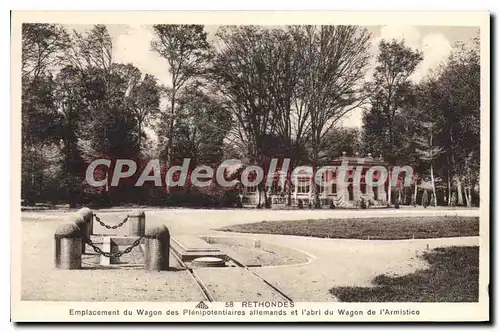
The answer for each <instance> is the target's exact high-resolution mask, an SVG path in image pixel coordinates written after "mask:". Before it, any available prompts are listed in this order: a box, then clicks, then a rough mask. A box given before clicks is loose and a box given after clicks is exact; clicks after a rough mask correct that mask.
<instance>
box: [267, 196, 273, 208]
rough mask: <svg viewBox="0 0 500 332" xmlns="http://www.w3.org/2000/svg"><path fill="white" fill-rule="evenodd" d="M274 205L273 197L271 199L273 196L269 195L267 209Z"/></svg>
mask: <svg viewBox="0 0 500 332" xmlns="http://www.w3.org/2000/svg"><path fill="white" fill-rule="evenodd" d="M272 205H273V202H272V199H271V197H268V198H267V199H266V209H270V208H271V207H272Z"/></svg>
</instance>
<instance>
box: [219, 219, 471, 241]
mask: <svg viewBox="0 0 500 332" xmlns="http://www.w3.org/2000/svg"><path fill="white" fill-rule="evenodd" d="M219 230H220V231H226V232H238V233H260V234H280V235H297V236H312V237H321V238H337V239H371V240H401V239H411V238H416V239H429V238H440V237H458V236H478V235H479V218H478V217H459V216H444V217H441V216H439V217H434V216H432V217H389V218H351V219H319V220H312V219H309V220H290V221H263V222H259V223H250V224H241V225H232V226H227V227H223V228H220V229H219Z"/></svg>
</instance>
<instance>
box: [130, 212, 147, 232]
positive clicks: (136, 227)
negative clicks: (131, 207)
mask: <svg viewBox="0 0 500 332" xmlns="http://www.w3.org/2000/svg"><path fill="white" fill-rule="evenodd" d="M127 224H128V234H127V235H130V236H144V232H145V228H146V215H145V214H144V211H143V210H135V211H132V213H130V214H129V215H128V221H127Z"/></svg>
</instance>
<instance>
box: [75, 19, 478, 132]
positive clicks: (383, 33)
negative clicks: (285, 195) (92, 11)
mask: <svg viewBox="0 0 500 332" xmlns="http://www.w3.org/2000/svg"><path fill="white" fill-rule="evenodd" d="M66 28H68V30H72V29H74V30H76V31H78V32H83V31H85V30H87V29H90V28H92V26H91V25H67V26H66ZM107 28H108V31H109V33H110V35H111V37H112V39H113V61H114V62H118V63H132V64H133V65H134V66H136V67H137V68H139V69H140V70H141V72H143V73H148V74H152V75H154V76H155V77H157V78H158V80H159V81H160V82H161V83H162V84H164V85H167V86H168V85H169V73H168V64H167V61H166V60H165V59H164V58H162V57H161V56H159V55H158V54H157V53H156V52H154V51H152V50H151V47H150V43H151V40H153V38H154V34H153V31H152V27H151V26H147V25H107ZM366 28H367V29H368V31H369V32H371V33H372V39H371V49H370V52H371V53H372V54H373V55H374V56H373V60H375V58H376V55H377V53H378V47H377V45H378V43H379V42H380V40H381V39H386V40H391V39H393V38H395V39H404V40H405V42H406V44H407V45H408V46H410V47H412V48H413V49H418V50H420V51H422V52H423V56H424V60H423V61H422V62H421V63H420V65H419V66H418V68H417V70H416V72H415V73H414V75H413V76H412V77H411V79H412V80H413V81H414V82H418V81H419V80H421V79H422V78H424V77H426V76H427V75H428V74H429V72H430V71H431V70H433V69H436V68H437V67H438V65H439V64H440V63H442V62H443V61H444V60H446V57H447V56H448V54H449V53H450V51H451V49H452V47H453V44H454V43H455V42H457V41H463V42H469V41H470V39H471V38H473V37H474V36H476V35H477V34H478V32H479V29H478V28H475V27H463V26H462V27H446V26H395V25H387V26H367V27H366ZM217 29H218V27H217V26H205V30H206V31H207V33H208V39H209V40H213V39H214V38H215V37H214V34H215V32H216V31H217ZM368 75H370V70H369V72H368ZM342 124H343V125H344V126H346V127H361V125H362V110H361V109H355V110H353V111H352V112H351V113H350V114H348V115H347V116H345V117H344V118H343V119H342Z"/></svg>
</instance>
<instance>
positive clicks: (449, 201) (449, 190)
mask: <svg viewBox="0 0 500 332" xmlns="http://www.w3.org/2000/svg"><path fill="white" fill-rule="evenodd" d="M448 206H451V179H450V176H449V172H448Z"/></svg>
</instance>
